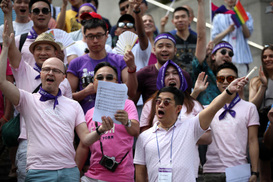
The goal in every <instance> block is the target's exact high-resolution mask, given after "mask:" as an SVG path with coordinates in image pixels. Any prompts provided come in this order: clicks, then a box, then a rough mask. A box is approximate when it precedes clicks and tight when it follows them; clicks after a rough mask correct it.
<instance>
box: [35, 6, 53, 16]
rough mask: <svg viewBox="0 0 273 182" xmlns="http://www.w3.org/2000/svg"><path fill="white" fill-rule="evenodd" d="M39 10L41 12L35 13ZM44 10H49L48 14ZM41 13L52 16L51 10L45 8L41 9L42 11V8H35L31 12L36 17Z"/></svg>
mask: <svg viewBox="0 0 273 182" xmlns="http://www.w3.org/2000/svg"><path fill="white" fill-rule="evenodd" d="M37 9H38V10H39V12H34V11H35V10H37ZM44 10H47V11H48V12H47V13H45V12H44ZM41 12H42V14H43V15H48V14H50V12H51V10H50V9H49V8H45V7H43V8H41V9H40V8H34V9H33V10H31V13H33V14H35V15H39V14H40V13H41Z"/></svg>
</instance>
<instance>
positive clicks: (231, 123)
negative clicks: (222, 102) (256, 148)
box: [203, 100, 260, 173]
mask: <svg viewBox="0 0 273 182" xmlns="http://www.w3.org/2000/svg"><path fill="white" fill-rule="evenodd" d="M232 110H234V111H236V116H235V118H233V117H232V116H231V115H230V114H229V113H227V114H226V116H225V118H224V119H222V120H219V116H220V114H221V113H222V112H223V111H224V109H223V108H222V109H220V110H219V111H218V112H217V113H216V114H215V116H214V118H213V120H212V123H211V125H210V127H211V130H212V132H211V133H212V143H211V144H210V145H208V150H207V154H206V158H207V162H206V163H205V165H204V167H203V171H204V173H223V172H225V169H226V168H227V167H233V166H237V165H241V164H246V163H247V143H248V127H249V126H253V125H260V123H259V115H258V111H257V109H256V106H255V105H254V104H252V103H250V102H246V101H244V100H241V101H240V102H238V103H237V104H236V105H235V106H234V107H233V108H232Z"/></svg>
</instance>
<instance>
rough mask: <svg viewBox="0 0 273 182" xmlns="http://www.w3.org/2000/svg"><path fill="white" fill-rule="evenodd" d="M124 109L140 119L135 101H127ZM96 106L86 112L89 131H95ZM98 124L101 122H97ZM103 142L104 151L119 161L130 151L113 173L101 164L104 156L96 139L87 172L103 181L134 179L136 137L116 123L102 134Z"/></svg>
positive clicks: (129, 114)
mask: <svg viewBox="0 0 273 182" xmlns="http://www.w3.org/2000/svg"><path fill="white" fill-rule="evenodd" d="M124 110H125V111H126V112H127V113H128V118H129V119H133V120H136V121H138V114H137V110H136V107H135V105H134V103H133V102H132V101H131V100H126V101H125V107H124ZM93 113H94V108H92V109H90V110H89V111H88V112H87V113H86V116H85V118H86V121H87V126H88V129H89V131H90V132H91V131H95V130H96V125H95V121H93V120H92V119H93ZM97 124H98V126H99V125H100V123H97ZM101 142H102V146H103V153H104V155H107V156H109V157H115V160H116V161H117V162H120V160H121V159H122V158H123V157H124V155H125V154H126V153H127V152H129V153H128V155H127V156H126V157H125V158H124V160H123V161H122V163H121V164H119V165H118V167H117V169H116V171H115V172H114V173H113V172H111V171H109V170H108V169H106V168H105V167H103V166H102V165H100V164H99V161H100V160H101V157H102V152H101V149H100V142H99V141H96V142H95V143H93V144H92V145H91V146H90V151H91V158H90V167H89V169H88V171H87V172H86V173H85V176H88V177H90V178H93V179H99V180H103V181H113V182H115V181H116V182H122V181H124V182H127V181H132V182H133V181H134V164H133V152H132V148H133V143H134V137H133V136H131V135H129V134H128V132H127V130H126V128H125V126H123V125H121V124H116V123H114V127H113V128H112V129H111V130H110V131H108V132H106V133H105V134H104V135H102V136H101Z"/></svg>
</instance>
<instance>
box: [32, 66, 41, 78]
mask: <svg viewBox="0 0 273 182" xmlns="http://www.w3.org/2000/svg"><path fill="white" fill-rule="evenodd" d="M33 69H34V70H35V71H37V72H38V73H40V72H41V68H40V67H39V66H38V65H37V63H35V65H34V66H33ZM39 78H41V76H40V74H39V75H37V76H36V77H35V80H37V79H39Z"/></svg>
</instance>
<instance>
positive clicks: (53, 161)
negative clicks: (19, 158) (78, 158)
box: [16, 90, 85, 170]
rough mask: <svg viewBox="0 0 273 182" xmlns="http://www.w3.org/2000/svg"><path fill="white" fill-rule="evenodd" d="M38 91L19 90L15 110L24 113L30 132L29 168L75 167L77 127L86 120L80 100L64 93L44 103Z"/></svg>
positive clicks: (53, 168) (55, 168)
mask: <svg viewBox="0 0 273 182" xmlns="http://www.w3.org/2000/svg"><path fill="white" fill-rule="evenodd" d="M40 97H41V95H40V94H39V93H34V94H31V93H29V92H27V91H24V90H20V101H19V104H18V105H17V106H16V109H17V110H18V111H19V112H20V113H21V115H23V116H24V118H25V121H26V130H27V135H28V148H27V169H44V170H58V169H62V168H72V167H75V166H76V162H75V160H74V158H75V149H74V146H73V141H74V129H75V127H76V126H78V125H79V124H81V123H83V122H85V118H84V114H83V110H82V108H81V106H80V105H79V103H78V102H76V101H74V100H72V99H69V98H67V97H64V96H60V97H58V103H59V104H58V105H56V107H55V109H53V105H54V100H48V101H45V102H41V101H40V100H39V99H40Z"/></svg>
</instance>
